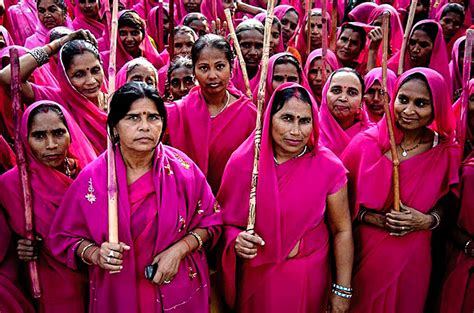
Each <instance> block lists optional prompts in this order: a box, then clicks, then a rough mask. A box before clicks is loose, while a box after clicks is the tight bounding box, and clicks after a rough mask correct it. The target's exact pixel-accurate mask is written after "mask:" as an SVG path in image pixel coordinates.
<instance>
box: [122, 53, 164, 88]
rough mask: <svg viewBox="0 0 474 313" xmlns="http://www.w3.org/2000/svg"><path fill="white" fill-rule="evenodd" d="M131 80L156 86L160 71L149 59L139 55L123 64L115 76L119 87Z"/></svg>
mask: <svg viewBox="0 0 474 313" xmlns="http://www.w3.org/2000/svg"><path fill="white" fill-rule="evenodd" d="M131 81H135V82H142V83H145V84H147V85H150V86H153V87H155V88H156V86H157V84H158V73H157V72H156V69H155V67H154V66H153V64H151V63H150V62H149V61H148V60H147V59H145V58H142V57H139V58H136V59H133V60H131V61H128V62H127V63H125V65H124V66H122V68H121V69H120V71H118V73H117V77H116V78H115V86H116V87H117V89H118V88H120V87H122V86H123V85H125V84H126V83H128V82H131Z"/></svg>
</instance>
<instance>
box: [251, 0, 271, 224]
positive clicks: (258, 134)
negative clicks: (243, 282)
mask: <svg viewBox="0 0 474 313" xmlns="http://www.w3.org/2000/svg"><path fill="white" fill-rule="evenodd" d="M274 9H275V0H269V1H268V4H267V17H266V18H265V32H264V35H263V53H262V68H261V72H260V84H259V85H258V96H257V123H256V126H255V155H254V159H253V170H252V181H251V188H250V199H249V217H248V221H247V231H248V232H249V233H254V232H255V213H256V212H255V207H256V204H257V197H256V196H257V181H258V160H259V159H260V143H261V141H262V115H263V114H262V113H263V106H264V103H265V89H266V83H267V73H268V59H269V55H270V36H271V31H272V24H273V10H274Z"/></svg>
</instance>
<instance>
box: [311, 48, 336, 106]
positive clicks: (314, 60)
mask: <svg viewBox="0 0 474 313" xmlns="http://www.w3.org/2000/svg"><path fill="white" fill-rule="evenodd" d="M322 55H323V49H316V50H314V51H313V52H311V54H310V55H309V57H308V59H307V60H306V64H305V66H304V74H305V75H306V77H307V78H308V85H309V87H311V95H312V96H313V98H314V99H315V100H316V102H317V103H318V106H319V105H320V104H321V99H322V92H323V86H324V83H325V82H324V81H323V65H322V63H323V60H322ZM325 62H326V79H327V78H328V77H329V76H330V75H331V73H332V72H334V71H335V70H337V69H338V68H339V62H337V57H336V55H335V54H334V53H333V52H332V51H331V50H327V54H326V58H325ZM308 91H309V90H308Z"/></svg>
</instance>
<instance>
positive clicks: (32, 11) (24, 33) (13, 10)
mask: <svg viewBox="0 0 474 313" xmlns="http://www.w3.org/2000/svg"><path fill="white" fill-rule="evenodd" d="M7 16H8V24H9V25H10V29H9V30H10V34H11V35H12V36H13V39H14V41H15V43H16V44H18V45H24V44H25V41H26V38H28V37H30V36H31V35H33V34H34V33H35V30H36V25H38V24H39V23H40V21H39V19H38V14H37V11H36V1H34V0H21V1H19V2H18V4H16V5H12V6H11V7H9V8H8V14H7ZM19 25H21V27H18V26H19Z"/></svg>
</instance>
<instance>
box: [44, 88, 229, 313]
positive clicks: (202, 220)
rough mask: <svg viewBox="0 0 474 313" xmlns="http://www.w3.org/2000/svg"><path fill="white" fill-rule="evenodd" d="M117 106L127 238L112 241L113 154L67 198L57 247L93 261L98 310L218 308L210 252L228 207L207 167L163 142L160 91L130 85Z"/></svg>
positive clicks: (94, 308)
mask: <svg viewBox="0 0 474 313" xmlns="http://www.w3.org/2000/svg"><path fill="white" fill-rule="evenodd" d="M110 105H111V110H110V114H109V119H108V124H109V129H110V130H111V131H110V136H111V138H113V141H114V144H115V164H116V177H117V187H118V195H117V197H118V225H119V227H118V237H119V239H120V243H110V242H108V241H107V238H108V227H107V199H108V197H107V157H108V156H107V153H104V154H102V155H101V156H100V157H99V158H98V159H97V160H96V161H94V162H93V163H92V164H90V166H89V167H88V168H87V169H85V170H84V171H82V173H81V174H80V175H79V177H78V178H77V179H76V181H75V182H74V184H73V185H72V186H71V188H70V189H69V192H68V193H67V194H66V196H65V198H64V200H63V202H62V203H63V204H62V206H61V207H60V208H59V211H58V214H57V216H56V219H55V221H54V224H53V225H52V227H51V232H50V239H51V242H52V245H53V251H54V253H55V255H57V257H58V258H59V259H60V260H61V261H62V262H64V263H65V264H67V265H68V266H69V267H70V268H72V269H75V268H78V267H83V266H85V265H88V269H89V277H90V302H89V312H91V313H94V312H117V313H120V312H124V313H129V312H202V313H204V312H209V294H210V287H209V273H208V268H207V261H206V254H205V251H204V248H209V247H212V246H213V245H214V244H215V243H216V241H217V239H218V236H219V230H220V227H219V226H220V224H221V223H222V222H221V215H220V213H219V212H220V208H219V205H218V204H217V202H216V200H215V198H214V196H213V195H212V192H211V189H210V187H209V185H208V184H207V182H206V179H205V177H204V175H203V174H202V172H201V171H200V170H199V168H198V167H197V166H196V165H195V164H194V163H193V162H192V161H191V160H190V159H189V158H188V157H187V156H186V155H185V154H184V153H182V152H181V151H179V150H176V149H174V148H171V147H168V146H165V145H163V144H161V143H160V140H161V138H162V135H163V132H164V131H165V129H166V124H167V117H166V110H165V107H164V104H163V101H162V99H161V98H160V97H159V95H158V93H157V92H156V89H155V88H153V87H150V86H148V85H146V84H143V83H138V82H131V83H128V84H126V85H124V86H123V87H121V88H120V89H119V90H117V91H116V92H115V94H114V96H113V98H112V101H111V103H110ZM110 271H114V272H115V274H112V275H111V274H110ZM144 272H145V275H144Z"/></svg>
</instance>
